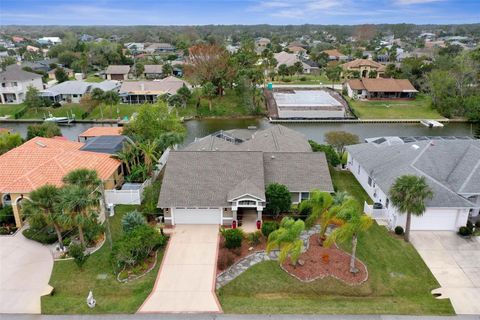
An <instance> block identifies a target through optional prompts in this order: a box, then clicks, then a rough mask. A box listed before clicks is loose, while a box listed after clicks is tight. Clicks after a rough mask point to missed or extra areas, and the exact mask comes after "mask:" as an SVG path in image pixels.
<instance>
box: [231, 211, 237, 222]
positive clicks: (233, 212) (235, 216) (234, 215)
mask: <svg viewBox="0 0 480 320" xmlns="http://www.w3.org/2000/svg"><path fill="white" fill-rule="evenodd" d="M232 217H233V220H235V221H236V220H237V210H232Z"/></svg>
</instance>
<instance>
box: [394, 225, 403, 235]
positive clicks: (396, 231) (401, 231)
mask: <svg viewBox="0 0 480 320" xmlns="http://www.w3.org/2000/svg"><path fill="white" fill-rule="evenodd" d="M403 232H404V231H403V228H402V227H401V226H396V227H395V234H398V235H399V236H401V235H402V234H403Z"/></svg>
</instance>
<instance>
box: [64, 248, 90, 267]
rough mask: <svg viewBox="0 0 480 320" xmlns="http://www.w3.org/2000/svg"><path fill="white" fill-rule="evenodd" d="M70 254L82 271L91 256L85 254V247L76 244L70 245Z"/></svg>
mask: <svg viewBox="0 0 480 320" xmlns="http://www.w3.org/2000/svg"><path fill="white" fill-rule="evenodd" d="M68 254H69V255H70V256H71V257H73V261H74V262H75V264H76V265H77V267H78V268H79V269H80V270H82V269H83V265H84V264H85V263H86V262H87V260H88V258H89V257H90V254H85V247H84V246H82V245H79V244H76V243H72V244H70V246H69V248H68Z"/></svg>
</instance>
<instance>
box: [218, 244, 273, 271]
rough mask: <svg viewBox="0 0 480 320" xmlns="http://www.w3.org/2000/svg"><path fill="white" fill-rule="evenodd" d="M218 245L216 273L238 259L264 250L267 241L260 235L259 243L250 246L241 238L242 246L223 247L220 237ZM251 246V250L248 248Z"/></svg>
mask: <svg viewBox="0 0 480 320" xmlns="http://www.w3.org/2000/svg"><path fill="white" fill-rule="evenodd" d="M219 245H220V247H219V250H218V260H217V274H219V273H220V272H222V271H223V270H225V269H227V268H228V267H230V266H231V265H233V264H234V263H236V262H237V261H239V260H240V259H242V258H244V257H246V256H248V255H250V254H252V253H254V252H256V251H262V250H265V247H266V246H267V241H266V239H265V237H263V236H261V237H260V243H259V244H257V245H255V246H252V245H251V244H250V243H248V240H247V239H243V241H242V246H241V247H240V248H238V249H227V248H225V239H224V238H223V237H220V244H219ZM251 247H252V248H253V249H252V250H248V249H249V248H251Z"/></svg>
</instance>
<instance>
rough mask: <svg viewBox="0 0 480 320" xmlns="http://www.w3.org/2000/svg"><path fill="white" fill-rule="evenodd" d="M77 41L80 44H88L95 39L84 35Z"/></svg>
mask: <svg viewBox="0 0 480 320" xmlns="http://www.w3.org/2000/svg"><path fill="white" fill-rule="evenodd" d="M78 39H79V40H80V41H82V42H89V41H93V40H95V37H94V36H91V35H89V34H86V33H84V34H82V35H81V36H80V37H79V38H78Z"/></svg>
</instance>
